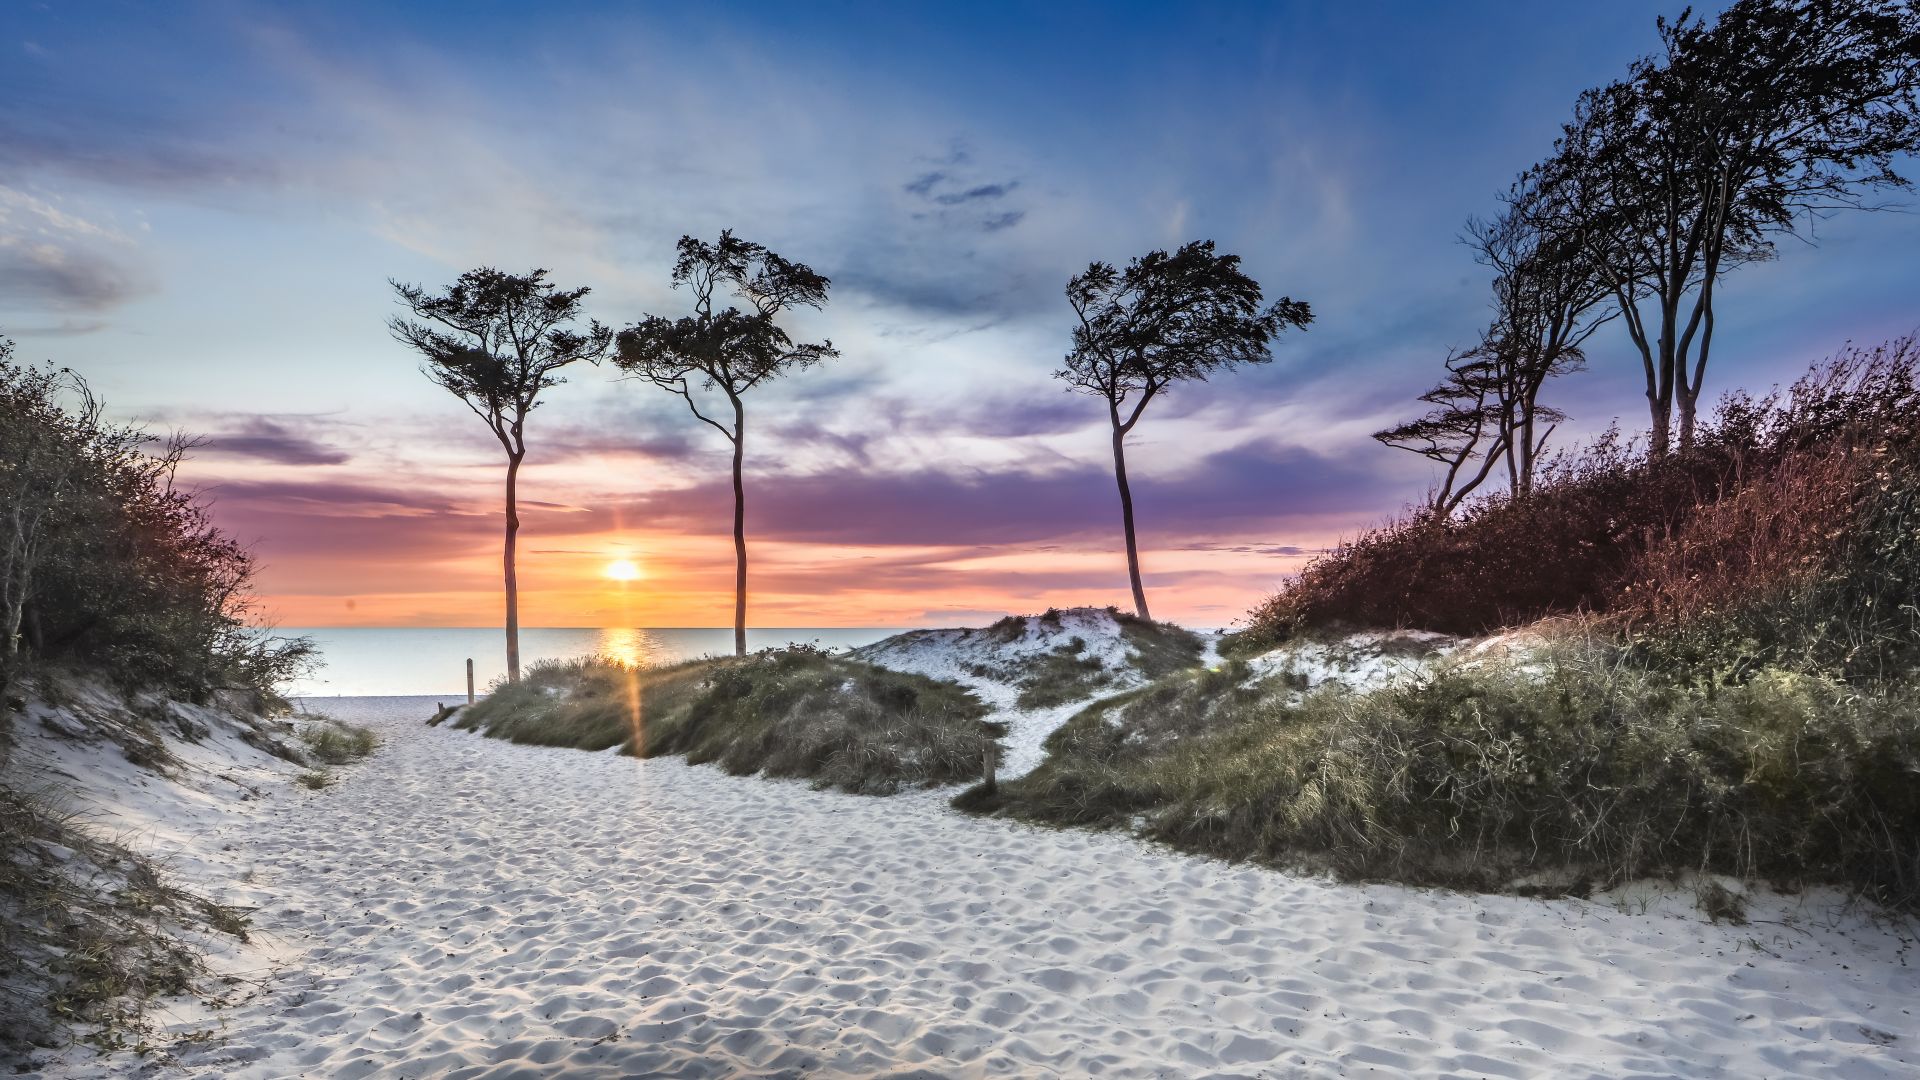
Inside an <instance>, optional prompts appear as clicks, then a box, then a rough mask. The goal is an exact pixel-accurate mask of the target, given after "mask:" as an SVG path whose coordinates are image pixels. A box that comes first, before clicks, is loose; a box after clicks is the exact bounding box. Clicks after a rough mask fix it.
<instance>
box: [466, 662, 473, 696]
mask: <svg viewBox="0 0 1920 1080" xmlns="http://www.w3.org/2000/svg"><path fill="white" fill-rule="evenodd" d="M467 704H469V705H471V704H473V657H471V656H469V657H467Z"/></svg>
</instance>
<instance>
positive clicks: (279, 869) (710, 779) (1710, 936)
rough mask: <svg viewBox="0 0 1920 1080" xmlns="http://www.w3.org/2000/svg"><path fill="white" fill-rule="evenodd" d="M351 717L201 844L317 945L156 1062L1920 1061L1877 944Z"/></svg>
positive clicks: (273, 921) (1264, 1070)
mask: <svg viewBox="0 0 1920 1080" xmlns="http://www.w3.org/2000/svg"><path fill="white" fill-rule="evenodd" d="M329 707H330V708H331V710H332V711H334V712H335V713H336V714H337V715H342V716H343V717H346V718H349V719H357V720H359V721H361V722H372V723H374V724H375V725H376V726H379V727H380V728H382V731H383V734H384V736H385V738H386V740H387V742H386V745H385V746H384V747H383V748H382V750H381V751H380V752H379V753H378V754H377V755H376V756H375V757H374V758H372V759H371V760H369V761H367V762H365V763H362V764H360V765H357V766H352V767H349V768H347V769H345V770H343V773H342V775H343V779H342V781H341V783H340V784H338V785H337V786H336V787H334V788H332V789H329V790H326V791H322V792H317V793H308V792H305V791H300V790H298V789H291V788H290V789H289V791H288V793H287V794H284V795H282V796H279V797H276V798H274V799H271V800H266V801H264V803H263V804H260V805H261V807H262V808H261V809H260V810H258V811H255V813H257V815H258V816H257V817H255V818H252V819H247V820H236V821H233V822H231V823H229V824H228V825H225V826H222V835H220V836H218V837H215V838H213V839H214V841H215V842H216V843H218V844H228V843H230V844H233V845H235V846H236V848H237V850H236V851H235V852H234V855H235V857H236V859H237V862H236V865H235V869H236V871H238V870H240V869H243V868H244V867H246V866H248V865H250V866H251V868H252V870H253V878H252V881H253V887H256V888H258V889H260V890H262V891H263V892H265V893H268V894H271V895H274V896H275V897H277V900H276V901H275V902H274V903H273V904H272V905H271V906H269V907H268V908H266V909H265V910H263V911H262V912H261V913H260V915H259V916H258V919H257V921H258V922H259V923H260V924H261V925H263V926H268V927H273V928H276V929H277V931H278V933H279V934H280V936H281V939H282V941H283V942H284V944H285V945H286V946H288V947H290V948H291V949H293V950H295V952H296V954H299V953H302V952H303V953H304V955H297V957H296V960H295V962H294V963H293V964H292V966H290V967H289V968H288V970H287V971H286V972H284V973H283V974H282V975H280V976H279V977H277V978H276V979H274V980H272V981H271V982H270V983H269V987H268V990H267V991H266V992H265V993H263V994H261V995H259V996H258V997H256V998H255V999H254V1000H253V1001H251V1002H249V1003H247V1004H245V1005H242V1006H240V1007H238V1008H236V1009H233V1010H228V1011H226V1012H224V1013H223V1014H221V1015H222V1016H223V1017H224V1023H225V1026H226V1038H225V1041H224V1042H223V1043H220V1044H217V1045H207V1046H194V1047H184V1048H176V1049H175V1054H176V1055H177V1058H178V1060H179V1062H180V1063H181V1066H179V1067H169V1068H166V1069H163V1070H160V1071H161V1072H163V1073H165V1074H167V1075H172V1074H174V1073H176V1072H177V1071H179V1069H180V1067H184V1070H185V1072H186V1073H187V1074H189V1075H204V1076H214V1075H219V1076H234V1077H288V1076H328V1077H362V1076H379V1077H425V1076H432V1077H442V1076H444V1077H479V1076H485V1077H503V1076H527V1077H532V1076H566V1077H600V1076H605V1077H614V1076H736V1075H745V1076H806V1075H819V1076H840V1075H862V1076H865V1075H903V1076H904V1075H911V1076H1054V1075H1058V1076H1076V1077H1077V1076H1088V1075H1100V1076H1167V1077H1183V1078H1184V1077H1201V1076H1215V1075H1219V1076H1269V1077H1285V1076H1314V1077H1318V1076H1404V1075H1418V1076H1428V1075H1459V1076H1496V1077H1507V1076H1553V1077H1577V1076H1609V1077H1619V1076H1676V1075H1677V1076H1688V1077H1696V1076H1717V1075H1725V1076H1737V1077H1760V1076H1839V1077H1893V1076H1904V1077H1910V1076H1914V1075H1916V1074H1920V1023H1917V1022H1916V1019H1915V1017H1914V1016H1913V1015H1912V1013H1911V1011H1910V1010H1911V1009H1914V1008H1916V1007H1920V966H1916V967H1915V968H1909V967H1905V966H1903V964H1902V960H1901V958H1900V957H1899V956H1897V955H1896V951H1895V950H1896V946H1895V944H1894V939H1893V938H1891V937H1890V936H1888V935H1884V934H1882V933H1880V932H1878V931H1875V930H1873V929H1871V928H1865V927H1860V926H1857V925H1856V926H1854V927H1853V928H1852V929H1851V930H1850V931H1849V932H1847V933H1841V932H1837V931H1833V930H1820V931H1813V932H1804V931H1799V930H1791V929H1787V928H1784V927H1781V926H1777V925H1756V926H1751V927H1745V928H1729V927H1717V926H1711V925H1704V924H1701V923H1700V922H1698V921H1697V920H1694V919H1691V918H1687V919H1682V918H1673V917H1663V916H1659V915H1650V916H1649V915H1633V916H1629V915H1624V914H1620V913H1618V912H1616V911H1614V910H1612V909H1609V908H1606V907H1602V906H1597V905H1588V904H1583V903H1575V902H1567V903H1552V904H1548V903H1540V902H1535V901H1523V900H1518V899H1507V898H1474V897H1464V896H1455V895H1450V894H1436V893H1427V892H1418V891H1412V890H1403V889H1395V888H1387V887H1373V888H1352V887H1343V886H1333V885H1328V884H1325V883H1322V882H1317V881H1311V880H1306V879H1301V878H1297V877H1292V876H1288V875H1282V874H1275V873H1269V872H1263V871H1258V870H1252V869H1245V868H1236V867H1232V866H1227V865H1223V864H1219V863H1214V862H1208V861H1203V860H1199V859H1190V858H1185V857H1181V856H1177V855H1173V854H1170V853H1165V852H1161V851H1158V850H1155V849H1151V848H1148V847H1146V846H1143V845H1140V844H1137V843H1134V842H1132V841H1130V840H1127V839H1124V838H1120V837H1114V836H1103V835H1094V834H1087V833H1080V832H1053V831H1039V830H1034V829H1028V828H1022V827H1017V826H1011V825H1006V824H1001V823H996V822H983V821H976V820H970V819H966V818H963V817H960V816H958V815H955V814H953V813H952V812H950V811H948V810H947V809H946V808H945V807H944V805H943V804H942V802H941V798H940V797H937V796H926V795H914V796H905V797H897V798H893V799H863V798H858V797H852V796H840V795H832V794H824V793H816V792H813V791H810V790H808V789H806V788H805V787H804V786H801V785H797V784H789V783H768V782H764V781H759V780H752V779H738V778H731V777H727V776H725V775H723V774H722V773H720V772H719V771H718V770H716V769H712V768H689V767H687V766H685V765H683V764H681V763H680V762H678V761H653V762H647V763H644V764H642V763H637V762H634V761H631V760H628V759H623V758H619V757H615V756H611V755H594V754H585V753H581V752H579V751H571V750H542V749H534V748H526V747H515V746H510V745H506V744H503V743H499V742H495V741H491V740H485V739H481V738H478V737H476V736H472V735H468V734H464V733H460V732H453V731H445V730H433V729H428V728H425V727H423V726H422V725H421V724H420V723H419V720H420V718H421V716H423V715H424V711H423V707H422V705H421V703H420V702H419V701H418V700H417V699H413V700H404V701H399V702H395V701H393V700H387V701H384V702H383V701H381V700H379V699H363V700H361V701H359V702H357V703H355V702H350V703H342V704H340V705H338V706H333V705H331V704H330V706H329ZM1748 938H1753V939H1755V940H1757V941H1758V942H1760V943H1761V944H1762V945H1764V946H1765V947H1766V948H1767V949H1768V950H1771V953H1774V954H1779V955H1778V956H1777V957H1776V956H1774V955H1770V953H1769V952H1765V951H1759V950H1757V949H1755V948H1753V947H1751V946H1748V945H1746V940H1747V939H1748ZM1915 962H1916V965H1920V957H1916V958H1915ZM1843 965H1845V966H1844V967H1843Z"/></svg>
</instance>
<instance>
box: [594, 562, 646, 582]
mask: <svg viewBox="0 0 1920 1080" xmlns="http://www.w3.org/2000/svg"><path fill="white" fill-rule="evenodd" d="M601 573H603V574H605V575H606V576H607V577H609V578H612V579H613V580H615V581H638V580H640V565H639V564H638V563H636V562H634V561H633V560H632V559H615V560H614V561H612V562H610V563H608V564H607V568H606V569H605V570H603V571H601Z"/></svg>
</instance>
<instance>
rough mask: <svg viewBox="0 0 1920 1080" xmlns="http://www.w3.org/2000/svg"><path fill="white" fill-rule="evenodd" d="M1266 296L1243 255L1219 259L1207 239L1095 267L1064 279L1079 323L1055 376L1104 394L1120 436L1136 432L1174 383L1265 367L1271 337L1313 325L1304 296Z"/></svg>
mask: <svg viewBox="0 0 1920 1080" xmlns="http://www.w3.org/2000/svg"><path fill="white" fill-rule="evenodd" d="M1260 300H1261V296H1260V283H1259V282H1257V281H1255V280H1253V279H1252V278H1250V277H1248V276H1247V275H1246V274H1245V273H1243V272H1241V270H1240V257H1239V256H1238V255H1215V254H1214V251H1213V241H1211V240H1195V241H1192V242H1190V243H1187V244H1184V245H1182V246H1181V247H1180V249H1179V250H1177V251H1175V252H1174V253H1173V254H1171V255H1169V254H1168V253H1167V252H1165V251H1152V252H1148V253H1147V254H1146V255H1143V256H1141V257H1140V258H1137V259H1135V260H1133V261H1132V262H1131V263H1129V264H1128V265H1127V268H1126V270H1124V271H1122V270H1117V269H1115V268H1114V266H1113V265H1112V264H1111V263H1103V262H1096V263H1093V264H1091V265H1089V266H1088V267H1087V269H1086V272H1085V273H1082V274H1079V275H1077V276H1076V277H1074V278H1073V279H1072V280H1070V281H1068V282H1067V302H1068V303H1069V304H1071V305H1073V312H1074V314H1075V315H1076V316H1078V317H1079V320H1080V325H1078V326H1076V327H1074V329H1073V350H1072V351H1071V352H1069V353H1068V354H1067V357H1066V367H1064V368H1063V369H1061V370H1060V371H1057V372H1055V373H1054V377H1055V378H1058V379H1061V380H1063V381H1065V382H1066V384H1067V385H1068V386H1069V387H1070V388H1072V389H1073V390H1075V391H1078V392H1080V393H1085V394H1093V395H1097V396H1100V397H1103V398H1105V399H1106V400H1107V402H1108V405H1109V407H1110V408H1111V410H1112V412H1113V415H1114V417H1115V420H1114V422H1115V424H1116V425H1117V426H1118V427H1119V429H1120V431H1121V432H1122V433H1125V432H1127V431H1131V430H1132V429H1133V425H1134V424H1135V423H1137V422H1138V421H1139V419H1140V414H1141V412H1142V410H1144V409H1145V408H1146V407H1147V403H1148V402H1149V401H1152V400H1153V398H1154V397H1155V396H1156V395H1158V394H1159V393H1160V392H1161V391H1163V390H1165V389H1166V388H1167V387H1168V386H1171V385H1172V384H1174V383H1176V382H1187V381H1204V380H1205V379H1206V378H1207V376H1208V375H1210V374H1212V373H1213V372H1215V371H1218V370H1221V369H1223V368H1231V367H1234V366H1236V365H1239V364H1264V363H1266V362H1268V361H1270V360H1271V359H1273V354H1272V353H1271V352H1270V351H1268V347H1267V346H1268V343H1269V342H1270V341H1272V340H1273V338H1274V337H1275V336H1277V335H1278V334H1279V333H1280V332H1281V331H1282V330H1285V329H1286V328H1288V327H1305V326H1306V325H1307V324H1308V323H1310V322H1312V321H1313V312H1312V310H1311V309H1310V308H1309V307H1308V306H1307V303H1306V302H1305V301H1303V300H1293V299H1290V298H1287V297H1281V298H1280V299H1279V300H1277V301H1275V302H1274V303H1273V304H1272V305H1271V306H1269V307H1266V308H1264V309H1262V308H1261V306H1260ZM1129 402H1131V405H1132V407H1131V408H1130V409H1127V415H1126V418H1125V419H1124V420H1122V419H1120V418H1119V417H1120V412H1121V410H1122V409H1123V408H1125V407H1126V406H1127V405H1128V404H1129Z"/></svg>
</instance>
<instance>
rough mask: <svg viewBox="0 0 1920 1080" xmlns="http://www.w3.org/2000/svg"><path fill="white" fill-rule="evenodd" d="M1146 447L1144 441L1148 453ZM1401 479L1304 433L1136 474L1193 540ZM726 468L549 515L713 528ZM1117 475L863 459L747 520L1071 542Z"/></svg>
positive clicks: (757, 480) (858, 534)
mask: <svg viewBox="0 0 1920 1080" xmlns="http://www.w3.org/2000/svg"><path fill="white" fill-rule="evenodd" d="M1145 453H1147V451H1145V450H1140V449H1137V450H1136V454H1141V455H1144V454H1145ZM1396 484H1397V481H1395V480H1393V479H1392V478H1383V477H1380V476H1376V475H1374V474H1372V473H1370V472H1367V471H1364V470H1361V469H1359V468H1356V467H1355V466H1353V465H1351V464H1349V463H1346V462H1342V461H1335V460H1332V459H1327V458H1321V457H1319V456H1317V455H1315V454H1312V453H1310V452H1308V451H1305V450H1301V449H1299V448H1296V447H1282V446H1274V445H1270V444H1265V443H1247V444H1242V445H1239V446H1235V447H1233V448H1231V449H1229V450H1226V451H1223V452H1220V453H1216V454H1212V455H1208V456H1206V457H1203V458H1201V459H1199V460H1198V461H1196V462H1194V463H1192V464H1191V466H1189V467H1187V468H1184V469H1182V470H1180V471H1178V472H1175V473H1172V474H1169V475H1165V476H1157V477H1156V476H1142V477H1141V478H1139V479H1137V480H1136V481H1135V482H1134V484H1133V492H1134V500H1135V503H1136V507H1137V510H1138V513H1139V515H1140V526H1141V530H1142V533H1143V534H1145V535H1149V536H1152V537H1154V538H1155V541H1154V542H1156V543H1166V542H1170V541H1171V542H1175V543H1182V542H1186V541H1189V540H1191V539H1192V538H1194V537H1196V536H1206V535H1218V534H1220V533H1222V532H1235V531H1237V532H1242V533H1244V532H1257V531H1271V530H1273V529H1275V528H1277V527H1283V526H1284V525H1285V523H1286V522H1288V521H1289V520H1295V519H1300V518H1308V517H1313V516H1316V515H1324V514H1337V513H1364V512H1367V511H1369V510H1371V509H1373V508H1374V507H1377V506H1378V505H1379V502H1380V500H1381V498H1382V497H1383V496H1384V495H1385V493H1386V492H1387V491H1388V490H1391V489H1393V488H1394V487H1395V486H1396ZM731 500H732V491H731V487H730V485H729V481H728V480H727V478H725V477H724V476H713V477H707V478H703V479H701V480H700V481H698V482H696V483H693V484H689V485H687V486H684V487H677V488H671V489H665V490H659V491H653V492H648V493H645V494H642V495H640V496H637V497H634V498H630V499H627V500H625V501H620V500H602V499H582V500H580V505H585V506H589V507H596V509H592V510H591V511H590V512H588V513H584V514H575V515H572V516H571V520H564V521H563V520H558V519H546V520H544V521H543V522H542V524H541V528H543V529H547V530H550V531H564V532H569V533H580V534H588V533H594V532H598V531H602V530H605V529H607V528H608V527H609V525H610V521H611V520H613V519H622V520H628V521H645V522H647V523H648V525H649V527H650V528H653V529H658V530H662V531H669V532H675V533H681V534H695V535H697V534H701V533H705V532H711V531H713V530H715V529H717V528H720V527H721V525H722V524H723V523H724V522H725V520H726V519H727V517H728V515H729V514H730V513H731V507H732V501H731ZM1116 500H1117V495H1116V494H1115V490H1114V481H1113V477H1112V475H1111V473H1110V472H1108V471H1107V469H1106V468H1104V467H1103V466H1097V465H1091V464H1085V465H1077V466H1073V467H1070V468H1065V469H1060V470H1057V471H1053V472H1047V473H1035V472H1027V471H1021V470H1018V469H1011V468H1009V469H1001V470H988V469H977V468H976V469H968V468H964V467H954V468H951V469H943V468H938V467H927V466H921V467H918V468H910V469H908V470H905V471H897V472H878V471H875V470H874V469H872V468H870V467H868V466H866V465H864V464H859V463H853V464H848V465H845V466H843V467H836V468H829V469H823V470H820V471H817V472H812V473H789V472H774V473H767V474H760V475H755V476H752V477H750V478H749V480H748V484H747V520H748V527H749V530H750V531H751V532H752V534H753V535H754V536H755V537H756V538H758V539H762V540H779V541H788V542H801V543H821V544H855V545H865V546H954V545H981V546H988V547H991V546H997V545H1008V544H1035V543H1046V542H1064V541H1071V540H1074V539H1076V538H1085V537H1088V536H1094V535H1104V534H1106V533H1108V532H1110V531H1112V530H1113V529H1114V528H1115V527H1116V520H1115V519H1116V518H1117V510H1116V505H1117V503H1116Z"/></svg>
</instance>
